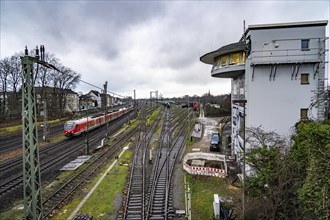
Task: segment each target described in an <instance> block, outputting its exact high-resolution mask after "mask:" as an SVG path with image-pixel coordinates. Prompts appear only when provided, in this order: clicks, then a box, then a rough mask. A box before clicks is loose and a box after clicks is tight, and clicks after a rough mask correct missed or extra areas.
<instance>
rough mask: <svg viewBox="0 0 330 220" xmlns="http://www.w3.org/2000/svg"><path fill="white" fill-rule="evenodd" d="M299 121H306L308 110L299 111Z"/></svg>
mask: <svg viewBox="0 0 330 220" xmlns="http://www.w3.org/2000/svg"><path fill="white" fill-rule="evenodd" d="M300 119H308V108H302V109H300Z"/></svg>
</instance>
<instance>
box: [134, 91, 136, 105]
mask: <svg viewBox="0 0 330 220" xmlns="http://www.w3.org/2000/svg"><path fill="white" fill-rule="evenodd" d="M135 95H136V94H135V89H134V101H133V106H134V107H136V103H135V100H136V96H135Z"/></svg>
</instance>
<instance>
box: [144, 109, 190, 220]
mask: <svg viewBox="0 0 330 220" xmlns="http://www.w3.org/2000/svg"><path fill="white" fill-rule="evenodd" d="M166 118H167V119H166V120H165V125H164V130H163V131H164V135H163V138H162V141H161V144H160V146H159V150H158V156H157V160H156V162H155V167H154V172H153V175H152V176H153V177H152V181H151V184H150V186H151V187H150V195H149V201H148V210H147V216H146V219H173V218H174V217H175V211H174V207H173V173H174V168H175V166H176V165H177V159H178V158H179V155H181V153H182V150H183V146H184V144H185V134H186V131H187V128H188V126H183V129H181V131H180V132H179V135H178V136H177V137H176V138H175V139H174V141H173V142H172V133H173V132H174V130H175V128H176V127H177V124H176V125H175V126H173V125H171V123H170V122H171V121H170V118H171V116H170V112H167V117H166ZM183 119H184V117H181V119H180V121H182V120H183Z"/></svg>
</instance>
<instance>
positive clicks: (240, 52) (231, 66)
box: [200, 42, 246, 78]
mask: <svg viewBox="0 0 330 220" xmlns="http://www.w3.org/2000/svg"><path fill="white" fill-rule="evenodd" d="M245 49H246V45H245V44H244V43H243V42H238V43H234V44H229V45H226V46H223V47H221V48H219V49H218V50H216V51H212V52H210V53H207V54H205V55H204V56H202V57H201V58H200V61H202V62H203V63H206V64H211V65H213V67H212V70H211V75H212V76H213V77H218V78H235V77H238V76H240V75H242V74H244V73H245Z"/></svg>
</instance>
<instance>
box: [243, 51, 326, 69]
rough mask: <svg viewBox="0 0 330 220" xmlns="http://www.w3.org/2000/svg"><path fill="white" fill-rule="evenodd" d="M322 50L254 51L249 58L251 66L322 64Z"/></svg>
mask: <svg viewBox="0 0 330 220" xmlns="http://www.w3.org/2000/svg"><path fill="white" fill-rule="evenodd" d="M319 51H320V49H319V48H310V49H308V50H301V49H285V50H261V51H252V52H251V54H250V56H249V58H248V59H250V60H251V65H258V64H276V63H277V64H280V63H317V62H320V56H319V55H320V54H319Z"/></svg>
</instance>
